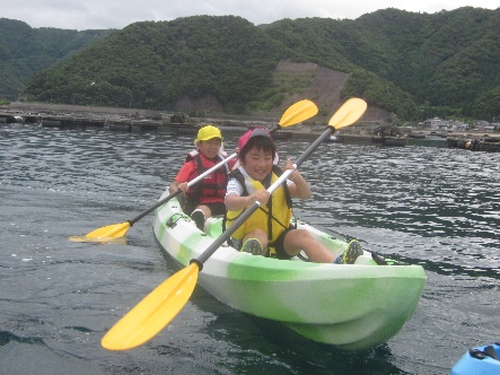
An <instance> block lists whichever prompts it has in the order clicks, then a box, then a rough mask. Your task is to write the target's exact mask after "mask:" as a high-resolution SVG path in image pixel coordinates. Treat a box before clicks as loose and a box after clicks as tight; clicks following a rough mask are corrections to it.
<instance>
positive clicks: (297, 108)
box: [70, 99, 318, 241]
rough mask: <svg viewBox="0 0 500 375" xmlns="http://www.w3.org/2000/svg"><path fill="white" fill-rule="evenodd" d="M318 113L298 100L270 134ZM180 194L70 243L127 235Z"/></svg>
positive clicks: (216, 167)
mask: <svg viewBox="0 0 500 375" xmlns="http://www.w3.org/2000/svg"><path fill="white" fill-rule="evenodd" d="M317 113H318V107H316V104H314V103H313V102H312V101H310V100H307V99H304V100H300V101H298V102H296V103H294V104H292V105H291V106H290V107H289V108H288V109H287V110H286V111H285V112H284V113H283V116H282V117H281V119H280V122H279V124H278V125H276V126H275V127H274V128H272V129H271V130H270V132H271V133H274V132H276V131H277V130H280V129H282V128H284V127H287V126H291V125H295V124H297V123H299V122H302V121H305V120H307V119H310V118H311V117H313V116H315V115H316V114H317ZM237 156H238V154H236V153H233V154H232V155H230V156H228V157H227V158H225V159H224V160H222V161H221V162H220V163H218V164H217V165H214V166H213V167H212V168H210V169H209V170H207V171H205V172H204V173H202V174H201V175H199V176H197V177H196V178H195V179H193V180H191V181H189V182H188V184H187V186H188V187H191V186H193V185H195V184H197V183H198V182H200V181H201V180H203V178H205V177H206V176H208V175H209V174H210V173H212V172H214V171H216V170H217V169H219V168H220V167H222V166H223V165H225V164H226V163H227V162H229V161H230V160H232V159H234V158H236V157H237ZM181 193H182V190H180V189H178V190H176V191H175V192H173V193H172V194H170V195H168V196H167V197H165V198H163V199H162V200H160V201H158V202H157V203H156V204H155V205H153V206H152V207H150V208H148V209H147V210H146V211H144V212H143V213H141V214H139V215H137V216H136V217H134V218H133V219H131V220H127V221H125V222H123V223H120V224H111V225H107V226H105V227H101V228H98V229H95V230H93V231H92V232H90V233H88V234H87V235H86V236H85V237H83V238H82V237H79V236H74V237H70V240H72V241H82V239H83V240H91V239H96V240H98V241H105V240H111V239H114V238H118V237H123V236H124V235H125V233H127V230H128V229H129V228H130V227H131V226H132V225H134V224H135V223H136V222H137V221H139V220H141V219H142V218H143V217H144V216H146V215H148V214H149V213H150V212H152V211H154V210H155V209H157V208H158V207H160V206H162V205H163V204H165V203H166V202H168V201H169V200H171V199H172V198H174V197H176V196H178V195H180V194H181Z"/></svg>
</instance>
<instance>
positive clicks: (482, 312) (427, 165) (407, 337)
mask: <svg viewBox="0 0 500 375" xmlns="http://www.w3.org/2000/svg"><path fill="white" fill-rule="evenodd" d="M237 136H239V133H237V132H234V133H230V132H227V133H226V134H225V140H226V141H225V143H226V145H225V146H226V149H227V150H232V149H233V148H234V147H235V145H236V142H235V141H236V139H237ZM192 142H193V137H192V136H191V135H177V134H175V133H173V132H165V133H120V132H106V131H96V130H89V131H83V130H78V131H61V130H56V129H46V128H41V127H33V126H19V125H13V126H10V125H9V126H2V127H0V168H1V169H0V197H1V200H0V202H1V205H2V213H3V214H2V215H3V216H4V218H5V220H4V225H3V226H1V227H0V231H1V234H2V239H3V242H2V251H1V252H0V271H1V274H0V278H1V279H2V293H1V294H0V321H1V322H2V329H1V332H0V361H1V362H2V366H3V368H4V369H6V371H7V373H23V371H24V373H27V372H26V369H29V370H30V372H31V373H35V372H36V369H37V364H38V363H39V362H40V361H42V360H46V359H47V358H48V359H49V361H48V362H47V363H49V362H50V363H53V367H50V366H48V367H47V373H57V372H58V371H62V370H61V369H63V370H64V369H68V371H70V370H69V369H70V368H73V367H74V366H76V368H79V369H80V370H79V371H77V373H79V374H86V373H89V374H99V373H127V372H128V373H151V374H153V373H158V372H162V373H173V374H186V373H214V374H242V373H245V374H254V373H255V374H256V373H262V369H265V370H266V371H265V372H264V373H269V372H273V373H276V374H303V373H324V374H336V373H338V374H344V373H345V374H350V373H353V374H376V373H379V374H426V373H429V374H436V373H448V372H449V369H450V368H451V365H452V364H453V362H454V361H455V360H458V357H459V356H460V355H461V354H462V353H463V351H464V350H465V347H466V346H467V345H470V344H479V343H481V342H480V341H479V342H478V340H482V339H485V340H490V339H491V340H493V339H494V338H493V337H491V335H492V334H495V333H497V332H498V330H499V329H500V327H499V326H498V322H497V321H498V320H497V316H498V314H500V311H499V308H500V307H497V304H498V291H499V290H500V283H499V279H500V273H499V266H500V257H499V255H498V254H499V249H500V244H499V242H498V238H499V230H498V227H499V224H500V214H499V209H500V177H499V174H498V165H499V164H500V163H499V162H500V153H480V152H469V151H465V150H459V149H445V148H433V147H416V146H407V147H402V148H380V147H376V146H371V145H370V146H365V145H348V144H326V143H325V144H323V145H321V146H320V148H319V149H318V150H316V152H314V153H313V154H312V155H311V156H310V157H309V158H308V159H307V160H305V161H304V163H303V164H302V166H301V168H300V170H301V172H302V174H303V175H304V177H305V178H306V179H307V180H308V181H309V182H310V183H311V185H312V186H313V191H314V195H313V199H310V200H308V201H305V202H301V201H298V202H296V204H295V207H296V209H295V213H296V214H297V216H298V217H299V218H301V219H303V220H306V221H309V222H311V223H312V224H314V225H318V226H321V227H323V228H325V229H327V230H331V231H336V232H339V233H341V234H343V235H347V236H352V237H356V238H358V239H360V241H362V242H363V244H364V246H365V247H366V248H368V249H371V250H375V251H377V252H379V253H381V254H384V255H390V256H393V257H397V258H400V259H402V260H404V261H406V262H409V263H414V264H422V265H423V266H424V268H425V269H426V273H427V276H428V282H427V285H426V289H425V290H424V295H423V298H422V300H421V302H420V304H419V307H418V308H417V311H416V313H415V316H414V317H412V319H411V320H410V321H409V322H408V324H407V325H406V326H405V327H404V328H403V330H402V331H401V332H400V333H399V334H398V335H397V336H396V337H395V338H393V339H392V340H390V341H389V342H388V343H387V344H385V345H382V346H380V347H378V348H375V349H373V350H370V351H367V352H363V353H361V354H360V353H344V352H342V351H338V350H335V349H333V348H330V347H325V346H323V345H317V344H314V343H311V342H309V341H307V340H304V339H302V338H299V337H298V336H297V335H296V334H294V333H293V332H290V331H288V329H286V328H285V327H283V326H280V325H275V324H274V323H273V322H268V321H264V320H261V319H255V318H251V317H249V316H247V315H244V314H241V313H238V312H236V311H234V310H232V309H231V308H229V307H226V306H223V305H221V304H219V303H218V302H217V301H216V300H214V299H213V298H212V297H210V296H209V295H208V294H207V293H205V292H204V291H203V290H197V292H195V294H194V296H193V298H192V301H191V303H188V305H187V306H186V308H185V309H184V310H183V311H182V313H181V314H180V315H179V316H178V317H177V318H176V319H175V320H174V322H173V324H172V325H171V326H169V327H168V328H167V329H166V330H165V331H164V332H162V333H161V334H160V335H159V337H158V338H156V339H155V340H153V341H152V342H150V343H148V344H147V345H145V346H144V347H142V348H139V349H137V350H135V351H130V352H127V353H109V352H106V351H103V350H102V349H101V348H100V346H99V340H100V338H101V337H102V335H103V334H104V332H105V330H106V329H108V328H109V326H110V325H111V324H113V323H114V322H115V321H116V320H117V319H118V318H119V317H121V316H123V314H124V313H125V312H126V311H127V310H128V309H129V308H131V307H132V306H134V305H135V304H136V303H137V302H139V300H140V299H141V298H142V297H144V296H145V295H146V294H147V293H148V292H149V291H150V290H152V289H153V288H154V287H155V286H157V285H158V284H159V283H160V282H162V281H163V280H165V278H167V277H168V275H170V274H172V272H174V271H175V270H176V268H175V265H173V263H171V262H168V261H165V260H163V259H162V258H161V256H160V254H159V252H158V248H157V246H156V244H155V241H154V239H153V236H152V233H151V220H152V217H146V218H144V219H143V220H141V221H140V222H138V223H136V224H135V225H134V226H133V227H132V228H130V229H129V231H128V232H127V237H126V239H124V241H123V242H119V243H114V244H106V245H102V244H95V243H86V242H69V241H68V237H70V236H82V235H85V234H86V233H88V232H90V231H92V230H94V229H97V228H99V227H102V226H105V225H110V224H114V223H121V222H123V221H125V220H128V219H130V218H132V217H135V216H136V215H137V214H139V213H140V212H142V211H144V210H146V209H148V208H149V207H151V206H152V205H154V204H155V203H156V200H157V199H158V197H159V196H160V194H161V192H162V191H163V189H165V187H166V186H167V184H168V183H169V182H170V181H171V180H172V179H173V178H174V176H175V174H176V172H177V170H178V168H179V167H180V165H181V164H182V162H183V160H184V158H185V155H186V153H187V152H188V151H189V150H190V149H191V147H192ZM309 144H310V143H309V142H304V141H293V140H286V141H278V145H279V149H280V155H281V157H282V160H283V159H284V158H286V157H290V158H292V159H294V158H297V157H298V156H299V155H300V154H301V152H302V151H304V150H305V149H306V148H307V146H308V145H309ZM496 339H497V340H498V338H496ZM486 343H487V342H486ZM444 347H446V348H447V349H446V350H437V351H436V348H444ZM16 353H18V354H16ZM19 353H22V354H19ZM20 356H21V357H20ZM23 360H24V361H23ZM87 363H92V365H90V366H86V365H87ZM31 370H32V371H31ZM30 372H28V373H30ZM73 372H74V371H73Z"/></svg>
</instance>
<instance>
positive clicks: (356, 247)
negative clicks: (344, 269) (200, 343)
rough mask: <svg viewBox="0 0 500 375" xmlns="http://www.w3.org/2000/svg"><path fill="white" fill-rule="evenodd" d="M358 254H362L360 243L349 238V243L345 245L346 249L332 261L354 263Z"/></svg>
mask: <svg viewBox="0 0 500 375" xmlns="http://www.w3.org/2000/svg"><path fill="white" fill-rule="evenodd" d="M360 255H363V249H362V248H361V244H360V243H359V241H358V240H351V242H349V245H347V249H346V250H345V251H344V252H343V253H342V254H340V255H339V256H338V257H337V258H336V259H335V260H334V261H333V263H335V264H354V262H356V259H358V257H359V256H360Z"/></svg>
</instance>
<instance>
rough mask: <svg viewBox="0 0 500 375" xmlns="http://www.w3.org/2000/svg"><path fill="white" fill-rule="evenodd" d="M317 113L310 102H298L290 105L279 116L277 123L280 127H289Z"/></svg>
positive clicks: (316, 108) (305, 100) (314, 105)
mask: <svg viewBox="0 0 500 375" xmlns="http://www.w3.org/2000/svg"><path fill="white" fill-rule="evenodd" d="M317 113H318V107H316V104H314V103H313V102H311V101H310V100H307V99H304V100H300V101H298V102H297V103H295V104H292V105H291V106H290V107H288V109H287V110H286V111H285V113H283V116H281V120H280V122H279V124H280V126H281V127H285V126H290V125H294V124H297V123H298V122H302V121H305V120H308V119H310V118H311V117H313V116H315V115H316V114H317Z"/></svg>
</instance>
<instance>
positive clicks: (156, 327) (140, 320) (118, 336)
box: [101, 263, 199, 350]
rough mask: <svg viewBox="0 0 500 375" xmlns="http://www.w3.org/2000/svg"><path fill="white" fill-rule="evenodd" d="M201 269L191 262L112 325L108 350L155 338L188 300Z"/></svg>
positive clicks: (104, 343) (106, 343)
mask: <svg viewBox="0 0 500 375" xmlns="http://www.w3.org/2000/svg"><path fill="white" fill-rule="evenodd" d="M198 272H199V266H198V265H197V264H196V263H191V264H190V265H189V266H188V267H186V268H184V269H182V270H180V271H179V272H177V273H175V274H174V275H172V276H171V277H169V278H168V279H167V280H165V281H164V282H163V283H162V284H160V285H159V286H158V287H157V288H156V289H155V290H153V291H152V292H151V293H149V294H148V295H147V296H146V297H145V298H144V299H143V300H142V301H141V302H139V304H137V305H136V306H135V307H134V308H133V309H132V310H130V312H129V313H128V314H127V315H125V316H124V317H123V318H121V319H120V320H119V321H118V322H117V323H116V324H115V325H114V326H113V327H111V329H110V330H109V331H108V332H107V333H106V335H104V337H103V338H102V341H101V345H102V346H103V347H104V348H105V349H109V350H127V349H132V348H135V347H136V346H139V345H141V344H144V343H145V342H146V341H148V340H150V339H151V338H153V337H154V336H155V335H156V334H157V333H158V332H160V331H161V330H162V329H163V328H164V327H165V326H166V325H167V324H168V323H170V321H171V320H172V319H173V318H175V316H176V315H177V314H178V313H179V311H181V309H182V308H183V307H184V305H185V304H186V303H187V301H188V300H189V298H190V297H191V294H193V290H194V287H195V286H196V282H197V281H198Z"/></svg>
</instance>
